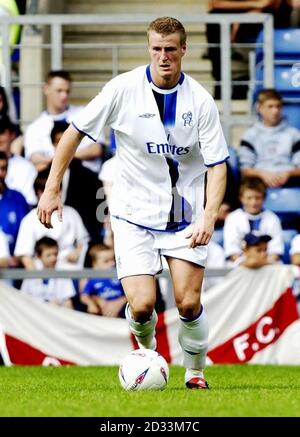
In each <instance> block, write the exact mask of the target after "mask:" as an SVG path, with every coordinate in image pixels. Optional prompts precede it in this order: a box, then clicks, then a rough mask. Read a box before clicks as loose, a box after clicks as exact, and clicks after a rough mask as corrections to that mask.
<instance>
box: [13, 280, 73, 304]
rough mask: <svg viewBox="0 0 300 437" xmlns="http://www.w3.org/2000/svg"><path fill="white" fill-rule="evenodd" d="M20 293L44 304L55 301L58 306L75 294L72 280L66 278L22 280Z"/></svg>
mask: <svg viewBox="0 0 300 437" xmlns="http://www.w3.org/2000/svg"><path fill="white" fill-rule="evenodd" d="M21 292H22V293H25V294H29V295H31V296H34V297H35V298H37V299H39V300H42V301H44V302H51V301H56V303H57V304H59V305H63V304H64V302H65V301H66V300H68V299H71V298H72V297H73V296H75V294H76V291H75V288H74V285H73V282H72V280H71V279H67V278H50V279H46V280H45V279H40V278H35V279H24V281H23V283H22V286H21Z"/></svg>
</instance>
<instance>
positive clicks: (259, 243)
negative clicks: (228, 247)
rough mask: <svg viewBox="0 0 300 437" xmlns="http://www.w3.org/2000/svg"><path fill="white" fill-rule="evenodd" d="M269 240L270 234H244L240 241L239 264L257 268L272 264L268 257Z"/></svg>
mask: <svg viewBox="0 0 300 437" xmlns="http://www.w3.org/2000/svg"><path fill="white" fill-rule="evenodd" d="M271 240H272V238H271V237H270V235H261V234H256V233H249V234H246V235H245V236H244V239H243V242H242V243H243V244H242V247H243V255H242V258H241V260H240V263H239V265H240V266H244V267H248V268H249V269H258V268H260V267H263V266H266V265H268V264H272V262H270V259H269V257H268V243H269V241H271Z"/></svg>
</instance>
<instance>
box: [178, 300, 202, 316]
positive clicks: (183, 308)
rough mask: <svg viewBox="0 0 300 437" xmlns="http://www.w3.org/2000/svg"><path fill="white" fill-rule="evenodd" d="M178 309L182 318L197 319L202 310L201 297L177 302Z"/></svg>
mask: <svg viewBox="0 0 300 437" xmlns="http://www.w3.org/2000/svg"><path fill="white" fill-rule="evenodd" d="M177 308H178V311H179V314H180V316H181V317H184V318H188V319H189V318H191V317H195V316H196V315H197V313H198V312H199V309H200V302H199V297H197V299H194V298H193V297H185V298H183V299H181V300H180V301H178V302H177Z"/></svg>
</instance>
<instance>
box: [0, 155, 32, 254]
mask: <svg viewBox="0 0 300 437" xmlns="http://www.w3.org/2000/svg"><path fill="white" fill-rule="evenodd" d="M7 171H8V158H7V156H6V154H5V153H4V152H1V151H0V229H2V231H3V232H4V233H5V235H6V237H7V239H8V245H9V253H10V255H12V256H13V254H14V250H15V245H16V240H17V236H18V232H19V227H20V224H21V221H22V219H23V218H24V217H25V215H26V214H27V213H28V211H29V206H28V205H27V203H26V200H25V198H24V196H23V195H22V194H21V193H19V192H18V191H16V190H12V189H11V188H8V186H7V184H6V177H7Z"/></svg>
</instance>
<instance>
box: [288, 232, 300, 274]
mask: <svg viewBox="0 0 300 437" xmlns="http://www.w3.org/2000/svg"><path fill="white" fill-rule="evenodd" d="M290 256H291V264H295V265H296V266H299V267H300V234H298V235H296V236H295V237H294V238H293V239H292V241H291V248H290Z"/></svg>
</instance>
